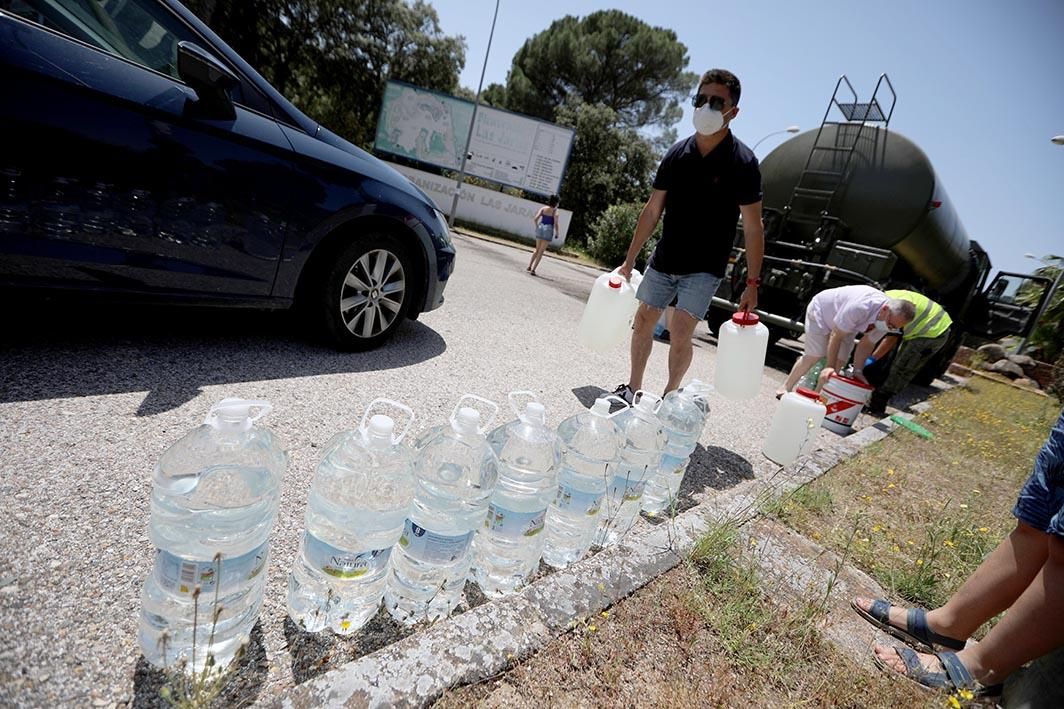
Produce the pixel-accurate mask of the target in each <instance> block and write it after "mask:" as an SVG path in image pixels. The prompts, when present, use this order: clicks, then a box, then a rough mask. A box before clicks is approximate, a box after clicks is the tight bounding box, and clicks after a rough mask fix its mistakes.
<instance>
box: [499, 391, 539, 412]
mask: <svg viewBox="0 0 1064 709" xmlns="http://www.w3.org/2000/svg"><path fill="white" fill-rule="evenodd" d="M522 398H523V399H527V400H528V401H534V402H536V403H537V404H538V403H539V396H537V395H536V393H535V392H534V391H511V392H510V393H509V394H507V395H506V399H507V401H509V402H510V408H511V409H513V410H514V414H516V415H517V416H518V417H520V416H521V414H522V413H523V412H524V410H525V409H524V407H522V406H519V405H518V403H517V402H518V401H519V400H521V399H522ZM528 401H526V402H525V403H528Z"/></svg>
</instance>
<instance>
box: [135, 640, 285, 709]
mask: <svg viewBox="0 0 1064 709" xmlns="http://www.w3.org/2000/svg"><path fill="white" fill-rule="evenodd" d="M268 669H269V662H268V660H267V659H266V646H265V645H264V644H263V640H262V621H261V620H260V621H259V622H257V623H255V627H254V628H252V629H251V640H250V642H249V643H248V647H247V652H245V653H244V656H243V657H241V658H240V659H239V660H237V661H236V662H235V663H234V664H233V665H231V666H230V667H229V670H228V672H227V674H226V676H225V679H224V681H223V685H222V691H221V693H220V694H219V695H218V697H217V698H216V699H215V700H214V701H213V702H210V703H209V705H210V706H223V707H246V706H250V705H252V704H253V703H254V702H255V699H256V698H257V697H258V696H259V692H260V691H262V685H263V682H264V681H265V680H266V674H267V672H268ZM163 687H168V689H169V691H170V692H172V693H173V696H172V699H171V700H170V701H168V700H166V699H164V698H163V697H162V695H161V694H160V692H161V691H162V689H163ZM178 692H179V687H178V686H177V685H176V684H175V683H173V682H170V683H168V682H167V673H165V672H163V671H162V670H160V669H159V668H157V667H154V666H152V665H150V664H149V663H148V661H147V660H145V659H144V656H143V655H141V657H140V659H139V660H137V667H136V669H135V670H134V672H133V707H134V708H135V709H149V708H151V709H155V708H157V707H158V708H160V709H161V708H166V709H169V708H170V707H174V706H186V705H187V706H208V703H206V702H204V703H200V704H190V703H189V702H187V701H186V702H185V703H183V704H181V703H178V700H180V699H182V697H181V696H180V694H179V693H178Z"/></svg>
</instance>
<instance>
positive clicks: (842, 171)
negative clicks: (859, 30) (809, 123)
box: [780, 74, 898, 253]
mask: <svg viewBox="0 0 1064 709" xmlns="http://www.w3.org/2000/svg"><path fill="white" fill-rule="evenodd" d="M844 87H845V93H843V97H844V98H846V97H848V98H849V99H850V100H846V101H844V100H840V92H843V91H844ZM881 90H885V91H884V94H883V99H886V91H889V92H890V105H889V107H888V106H886V105H885V101H883V100H881V98H880V91H881ZM847 94H848V96H847ZM897 100H898V96H897V94H895V93H894V86H893V85H892V84H891V83H890V78H889V77H888V76H887V75H886V74H881V75H880V76H879V80H878V81H877V82H876V87H875V90H874V91H873V92H872V98H871V100H869V101H868V102H862V101H859V100H858V98H857V92H856V91H854V88H853V85H852V84H851V83H850V80H849V79H848V78H846V75H845V74H843V75H842V76H840V77H839V80H838V81H837V82H836V83H835V91H834V92H832V94H831V100H830V101H829V102H828V107H827V110H825V111H824V119H823V121H821V123H820V129H819V130H817V133H816V138H815V139H814V140H813V147H812V148H811V149H810V150H809V155H808V157H806V160H805V166H804V168H803V169H802V172H801V174H800V176H799V178H798V182H797V184H796V185H795V187H794V191H793V192H792V193H791V198H790V201H789V202H788V203H787V206H786V207H784V209H783V224H781V227H785V226H786V224H787V223H788V222H790V223H793V224H808V225H813V226H814V227H815V231H814V234H813V239H812V241H811V243H806V244H804V245H803V246H804V248H803V249H802V250H805V251H814V252H821V253H823V252H825V251H827V250H828V249H830V248H831V243H832V242H833V241H834V237H835V236H836V235H837V234H838V233H839V232H840V231H845V225H842V224H841V223H840V221H839V219H838V218H837V217H834V216H832V214H831V207H832V201H833V200H834V198H835V195H836V193H837V192H838V191H839V190H840V189H841V188H842V187H843V186H845V184H846V180H847V178H848V176H849V171H850V166H851V164H852V163H853V156H854V154H855V153H857V152H858V151H859V150H860V148H861V145H862V144H861V139H862V137H864V136H865V134H868V137H866V138H865V140H866V141H867V140H868V139H869V138H871V140H873V141H876V140H877V139H878V137H879V130H877V129H878V128H879V127H882V128H883V129H884V133H885V131H886V128H887V126H888V125H889V124H890V117H891V115H893V113H894V104H895V103H896V102H897ZM833 107H834V108H837V109H838V110H839V112H840V113H841V114H842V116H843V118H844V119H845V120H842V121H837V120H828V119H829V117H830V116H831V114H832V108H833ZM827 126H833V127H834V130H825V128H826V127H827ZM869 128H870V129H871V130H866V129H869ZM840 226H841V227H842V229H839V227H840ZM780 233H781V234H782V233H785V232H784V231H783V229H782V228H781V232H780ZM792 246H798V245H797V244H792Z"/></svg>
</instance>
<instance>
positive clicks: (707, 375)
mask: <svg viewBox="0 0 1064 709" xmlns="http://www.w3.org/2000/svg"><path fill="white" fill-rule="evenodd" d="M456 241H457V244H458V249H459V260H458V267H457V271H456V273H455V274H454V276H453V277H452V280H451V283H450V285H449V286H448V289H447V294H446V295H447V302H446V304H445V305H444V306H443V307H442V308H441V309H439V310H437V311H434V312H431V313H427V314H425V315H423V316H422V318H421V320H420V321H419V322H416V323H408V324H407V326H406V327H404V328H403V329H402V331H401V332H399V333H398V336H397V337H396V338H395V339H394V340H393V341H392V342H391V343H390V344H388V345H387V346H385V347H384V348H382V349H380V350H378V351H375V352H370V353H364V354H343V353H337V352H335V351H332V350H330V349H327V348H324V347H322V346H320V345H318V344H317V343H315V342H313V341H309V340H307V339H306V338H305V337H303V336H302V335H301V334H299V330H298V328H297V327H296V326H295V323H294V322H293V321H292V318H291V317H290V316H287V315H277V314H262V313H241V312H237V313H234V312H225V313H213V312H208V313H200V312H196V313H186V312H181V313H174V312H172V311H164V310H148V309H144V310H139V311H138V310H123V309H98V308H90V307H82V308H79V309H73V310H68V309H55V308H53V309H44V310H37V309H31V310H30V311H28V312H24V313H16V314H14V315H13V316H12V322H11V323H10V324H9V325H8V326H7V328H6V329H5V332H4V333H3V335H2V337H3V340H2V342H0V454H2V458H0V460H2V461H3V462H2V467H0V505H2V506H0V705H11V704H15V705H20V706H49V705H51V706H55V705H59V706H111V705H122V706H129V705H132V706H154V705H158V704H160V703H161V702H160V701H159V699H158V687H159V685H160V681H161V678H160V676H159V675H158V673H156V672H154V671H153V670H151V669H150V668H149V667H148V666H147V665H146V663H145V662H144V660H143V659H142V658H141V656H140V651H139V648H138V646H137V637H136V630H137V618H138V613H139V607H140V589H141V586H142V585H143V582H144V579H145V577H146V576H147V574H149V573H150V571H151V563H152V558H153V556H152V552H153V549H152V546H151V543H150V542H149V540H148V536H147V526H148V513H149V494H150V472H151V469H152V467H153V465H154V463H155V461H156V459H157V458H158V456H159V455H160V453H161V452H162V451H163V450H165V449H166V447H167V446H169V445H170V444H171V443H172V442H173V441H174V440H175V439H177V438H178V437H179V436H181V435H182V434H184V433H185V432H186V431H187V430H189V429H190V428H192V427H193V426H195V425H197V424H198V423H199V422H200V421H202V419H203V416H204V415H205V413H206V412H207V409H208V408H209V407H210V405H211V404H212V403H214V402H216V401H217V400H219V399H222V398H224V397H227V396H239V397H243V398H265V399H268V400H270V401H271V402H272V403H273V405H274V407H275V408H274V411H273V412H272V413H271V414H270V416H269V417H268V418H267V419H265V423H266V424H267V425H268V426H269V427H270V428H271V429H272V430H273V431H275V432H276V433H277V434H278V435H280V437H281V438H282V440H283V441H284V442H285V444H286V446H287V448H288V450H289V453H290V466H289V469H288V472H287V474H286V476H285V480H284V489H283V498H282V502H281V511H280V515H279V517H278V522H277V526H276V528H275V530H274V532H273V536H272V543H271V559H270V565H269V571H268V573H269V582H268V587H267V594H266V600H265V606H264V609H263V612H262V615H261V617H260V621H259V624H258V625H257V626H256V629H255V632H254V634H253V637H252V646H251V648H250V651H249V653H248V656H247V657H246V658H245V660H244V661H243V662H242V664H241V665H240V666H239V668H238V671H237V673H236V677H235V678H234V679H233V681H231V682H230V686H229V689H228V690H227V693H226V695H225V701H226V703H227V704H248V703H252V702H255V701H265V700H268V699H271V698H273V697H276V696H277V695H278V694H279V693H280V692H282V691H284V690H285V689H286V688H289V687H292V686H294V685H295V684H298V683H301V682H303V681H306V680H307V679H309V678H311V677H314V676H316V675H318V674H320V673H321V672H324V671H325V670H327V669H330V668H332V667H335V666H337V665H338V664H339V663H342V662H344V661H346V660H349V659H353V658H355V657H358V656H361V655H363V654H366V653H368V652H372V651H373V650H375V649H378V648H380V647H383V646H384V645H386V644H388V643H390V642H392V641H394V640H396V639H398V638H399V637H401V636H402V635H404V634H405V633H408V632H409V631H407V630H405V629H401V628H400V627H399V626H397V625H396V624H394V623H393V622H391V621H390V619H388V618H387V617H386V616H385V615H379V616H378V617H377V618H376V619H375V620H374V621H373V622H372V623H371V624H370V626H369V627H368V628H367V629H366V631H364V632H362V633H359V634H357V635H356V636H355V637H353V638H351V639H345V640H339V639H336V638H333V637H328V636H326V637H320V638H319V637H314V636H310V635H307V634H305V633H302V632H300V631H299V630H298V629H296V628H295V626H294V625H293V624H292V623H291V621H289V620H287V615H286V610H285V592H286V580H287V573H288V570H289V567H290V566H291V564H292V561H293V559H294V557H295V554H296V552H297V551H298V542H299V536H300V534H301V533H302V528H303V513H304V509H305V505H306V495H307V489H308V485H309V482H310V478H311V475H312V472H313V470H314V466H315V465H316V463H317V460H318V453H319V450H320V446H322V445H323V444H324V443H325V442H326V441H327V440H328V439H329V438H330V437H331V436H332V435H333V434H334V433H335V432H336V431H338V430H341V429H344V428H351V427H353V426H354V425H356V423H357V421H358V420H359V419H360V417H361V415H362V412H363V409H364V407H365V406H366V405H367V404H368V403H369V402H370V401H371V400H372V399H373V398H375V397H378V396H387V397H389V398H394V399H398V400H400V401H403V402H405V403H407V404H408V405H409V406H411V407H412V408H413V409H414V411H415V413H416V415H417V417H418V420H417V422H416V423H415V427H414V431H413V433H414V434H416V433H417V432H418V431H420V430H422V429H423V428H425V427H427V426H429V425H435V424H437V423H442V422H443V421H444V420H445V419H446V417H447V416H448V415H449V413H450V411H451V410H452V409H453V407H454V405H455V403H456V401H457V399H458V397H459V396H460V395H461V394H463V393H467V392H468V393H474V394H478V395H480V396H484V397H487V398H490V399H493V400H494V401H496V402H499V403H500V405H503V406H505V404H504V402H505V398H506V394H507V392H509V391H510V390H516V389H529V390H532V391H535V392H537V393H538V394H539V396H540V397H541V399H542V401H543V403H544V404H545V405H546V407H547V412H548V416H549V418H550V420H551V421H552V422H553V423H555V424H556V423H557V422H559V421H560V420H561V419H563V418H565V417H567V416H570V415H572V414H574V413H577V412H578V411H579V409H580V407H581V406H583V405H590V403H591V402H592V401H593V400H594V398H595V396H596V395H598V394H600V393H602V391H603V390H610V389H612V388H613V387H614V386H616V385H617V384H618V383H619V382H621V381H623V380H624V379H625V378H626V375H627V352H626V350H625V349H624V348H618V349H617V350H616V351H615V352H611V353H609V354H607V355H601V354H596V353H592V352H588V351H586V350H584V349H583V348H582V347H580V346H579V345H578V344H577V342H576V339H575V327H576V323H577V322H578V320H579V317H580V313H581V312H582V308H583V303H584V301H585V300H586V297H587V293H588V291H589V289H590V287H591V283H592V281H593V279H594V277H595V276H596V275H597V272H596V271H594V270H592V269H589V268H586V267H583V266H579V265H575V264H572V263H568V262H564V261H560V260H557V259H552V258H547V259H545V260H544V262H543V264H542V265H541V267H540V268H539V269H538V272H539V274H540V275H539V276H538V277H531V276H529V275H528V274H527V273H525V270H524V267H525V265H526V264H527V259H528V254H527V252H526V251H523V250H519V249H515V248H513V247H512V246H506V245H500V244H496V243H492V242H488V241H482V240H475V239H471V238H467V237H463V236H459V237H457V238H456ZM696 340H697V341H696V350H695V355H694V360H693V364H692V367H691V371H690V375H689V376H697V377H700V378H702V379H706V380H709V381H712V372H713V361H714V347H713V344H712V343H713V340H712V338H711V337H710V335H709V333H708V331H707V330H706V329H705V325H704V324H703V325H700V326H699V329H698V331H697V333H696ZM667 354H668V349H667V347H666V346H664V345H660V344H659V345H656V346H655V348H654V352H653V354H652V356H651V360H650V364H649V367H648V375H647V379H646V382H647V385H648V388H650V389H651V390H660V389H661V388H663V387H664V384H665V380H666V365H667ZM792 360H793V357H791V358H788V356H787V353H786V352H785V351H784V350H782V349H780V348H776V349H775V350H774V351H773V353H772V354H771V355H770V362H769V364H770V367H769V368H768V369H766V376H765V378H764V380H763V383H762V388H761V393H760V395H759V396H758V398H757V399H755V400H753V401H750V402H744V403H742V404H735V403H730V402H726V401H724V400H722V399H719V398H717V399H716V400H715V402H714V404H713V411H712V413H711V417H710V421H709V423H708V425H707V426H706V429H705V432H704V433H703V436H702V440H701V445H700V446H699V448H698V449H697V450H696V453H695V456H694V460H693V464H692V467H691V469H690V471H689V473H688V476H687V478H686V479H685V484H684V490H683V493H684V495H685V497H684V504H683V505H682V506H683V507H689V506H691V505H694V504H697V503H698V502H699V501H700V500H701V499H703V497H704V496H705V495H707V494H712V493H713V492H714V490H718V489H723V488H726V487H729V486H731V485H733V484H735V483H736V482H738V481H739V480H742V479H747V478H750V477H753V476H762V475H767V474H769V473H771V472H772V471H773V470H774V469H775V468H774V466H773V465H772V464H770V463H769V462H768V461H767V460H765V459H764V458H763V456H762V455H761V454H760V445H761V441H762V438H763V436H764V435H765V433H766V432H767V429H768V425H769V422H770V418H771V414H772V412H773V411H774V410H775V404H776V402H775V401H774V399H773V397H772V392H773V391H774V390H775V388H776V387H777V386H778V384H779V382H781V381H782V379H783V376H784V370H785V369H786V368H788V367H789V365H790V362H791V361H792ZM511 417H512V415H511V413H510V412H509V411H508V410H506V411H504V412H501V413H500V419H498V420H497V423H498V422H501V421H503V420H508V419H509V418H511ZM819 435H820V436H821V437H822V439H823V440H832V439H833V438H834V434H831V433H829V432H827V431H821V432H820V434H819ZM644 523H645V522H641V524H644ZM472 602H474V603H476V599H472Z"/></svg>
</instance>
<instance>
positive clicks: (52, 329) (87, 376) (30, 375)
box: [0, 303, 447, 416]
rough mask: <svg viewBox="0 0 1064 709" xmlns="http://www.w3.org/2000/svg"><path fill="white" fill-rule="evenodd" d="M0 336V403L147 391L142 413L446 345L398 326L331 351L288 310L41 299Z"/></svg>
mask: <svg viewBox="0 0 1064 709" xmlns="http://www.w3.org/2000/svg"><path fill="white" fill-rule="evenodd" d="M13 310H16V312H13V313H12V315H11V316H10V318H9V322H7V323H6V324H5V328H4V330H3V333H2V335H0V403H6V402H12V401H37V400H41V399H53V398H64V397H77V396H94V395H100V394H118V393H126V392H134V391H147V392H148V395H147V396H146V397H145V399H144V401H143V402H142V403H141V405H140V408H139V410H138V412H137V414H138V415H140V416H148V415H152V414H156V413H159V412H162V411H167V410H170V409H173V408H175V407H177V406H180V405H181V404H183V403H185V402H187V401H189V400H191V399H193V398H194V397H196V396H197V395H198V394H199V392H200V391H201V389H202V387H204V386H212V385H218V384H232V383H239V382H252V381H263V380H271V379H283V378H289V377H303V376H313V375H320V374H339V373H349V372H368V371H376V370H383V369H392V368H397V367H405V366H408V365H411V364H415V363H418V362H423V361H425V360H428V359H432V358H433V357H438V356H439V355H441V354H442V353H443V352H444V351H445V350H446V349H447V345H446V343H445V342H444V340H443V338H442V337H440V335H439V334H438V333H436V332H435V331H434V330H432V329H431V328H429V327H427V326H425V325H423V324H421V323H419V322H416V321H407V322H405V323H403V324H402V325H401V326H400V328H399V330H398V331H397V332H396V333H395V337H393V338H392V339H391V340H390V341H389V342H387V343H385V344H384V345H383V346H381V347H380V348H378V349H376V350H373V351H371V352H339V351H337V350H335V349H332V348H331V347H330V346H329V345H328V344H326V343H323V342H318V341H315V340H313V339H311V337H310V336H309V335H307V334H306V333H305V332H304V330H305V328H304V327H303V323H302V322H301V321H300V319H299V316H298V315H297V314H296V313H294V312H270V311H255V310H233V309H229V310H220V309H200V308H196V309H191V308H174V307H162V306H160V307H147V306H132V305H112V304H95V305H92V306H91V307H89V306H88V305H86V304H80V305H72V304H69V303H66V304H59V303H46V304H41V305H31V306H30V307H28V308H22V309H13Z"/></svg>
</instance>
